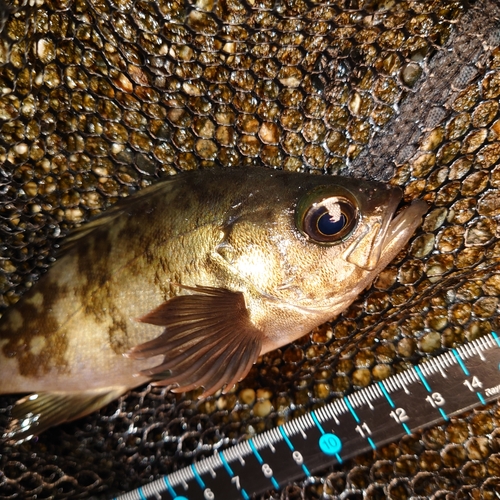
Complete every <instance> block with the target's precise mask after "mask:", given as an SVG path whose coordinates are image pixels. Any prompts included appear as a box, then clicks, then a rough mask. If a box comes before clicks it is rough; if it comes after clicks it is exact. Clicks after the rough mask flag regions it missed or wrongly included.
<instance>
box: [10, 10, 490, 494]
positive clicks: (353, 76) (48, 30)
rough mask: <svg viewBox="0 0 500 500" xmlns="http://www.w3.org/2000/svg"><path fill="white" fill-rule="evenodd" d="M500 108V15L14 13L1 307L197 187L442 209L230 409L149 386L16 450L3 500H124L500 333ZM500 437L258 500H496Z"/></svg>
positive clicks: (439, 445) (412, 445)
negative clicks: (351, 181) (246, 186)
mask: <svg viewBox="0 0 500 500" xmlns="http://www.w3.org/2000/svg"><path fill="white" fill-rule="evenodd" d="M499 96H500V8H499V6H498V5H497V3H496V2H495V1H494V0H483V1H478V2H474V3H472V2H466V1H451V0H433V1H413V0H407V1H397V2H391V1H387V0H385V1H373V0H366V1H363V0H344V1H342V0H331V1H328V2H321V1H318V2H315V1H304V0H272V1H271V0H259V1H253V0H248V1H245V0H217V1H215V0H198V1H196V2H191V1H189V0H187V1H184V2H179V1H177V0H156V1H148V0H135V1H134V0H94V1H92V0H30V1H23V0H19V1H10V0H0V127H1V128H0V161H1V167H0V235H1V237H0V290H1V295H0V297H1V298H0V307H1V310H5V308H7V307H8V306H9V305H12V304H14V303H15V302H16V301H17V300H18V298H19V297H20V296H21V295H22V294H23V293H24V292H25V291H26V290H27V289H29V288H30V287H31V286H32V284H33V283H35V282H36V280H37V279H38V277H39V276H40V275H41V274H42V273H44V272H45V271H46V269H47V268H48V267H49V266H50V264H51V262H53V260H54V258H55V254H56V250H57V244H58V243H60V241H62V238H64V236H65V235H66V234H67V233H68V232H69V231H70V230H71V229H72V228H73V227H75V226H77V225H79V224H80V223H81V222H84V221H86V220H88V219H89V218H91V217H92V216H94V215H96V214H98V213H100V212H102V211H103V210H104V209H106V208H107V207H109V206H111V205H113V204H114V203H115V202H116V201H117V200H118V199H119V198H122V197H125V196H128V195H130V194H131V193H133V192H135V191H137V190H139V189H141V188H143V187H145V186H147V185H150V184H152V183H154V182H156V181H157V180H159V179H161V178H165V177H167V176H169V175H171V174H175V173H176V172H179V171H186V170H191V169H196V168H209V167H212V166H215V165H222V166H223V167H232V166H236V165H243V166H245V165H247V166H249V165H265V166H268V167H270V168H272V167H279V168H284V169H288V170H303V171H308V172H311V174H335V173H342V174H345V175H354V176H362V177H366V178H369V179H380V180H385V181H387V182H390V183H392V184H394V185H399V186H401V187H403V189H404V192H405V198H406V200H407V201H409V200H411V199H414V198H423V199H425V200H426V201H427V202H428V203H429V207H430V208H429V211H428V214H427V215H426V217H425V220H424V223H423V226H422V228H421V229H420V230H419V231H418V232H417V233H416V234H415V236H414V237H413V238H412V240H411V241H410V244H409V245H408V247H407V248H406V249H405V250H404V251H402V252H401V254H400V255H399V256H398V257H397V258H396V259H395V261H394V262H393V263H392V264H391V265H390V266H389V267H388V268H387V269H386V270H385V271H383V272H382V273H381V275H380V276H379V278H378V279H377V280H376V281H375V282H374V284H373V285H372V286H371V287H370V289H369V290H367V291H366V292H365V293H364V294H362V295H361V296H360V298H359V299H358V300H357V301H356V302H355V303H354V304H353V305H352V306H351V307H350V308H349V309H348V310H347V311H345V312H344V313H343V314H342V315H341V316H340V317H339V318H337V319H335V320H334V321H332V322H331V323H329V324H326V325H323V326H321V327H319V328H317V329H316V330H315V331H314V332H312V334H311V335H309V336H306V337H304V338H303V339H301V340H300V341H298V342H296V343H295V344H293V345H290V346H285V347H283V348H282V349H280V350H277V351H275V352H272V353H269V354H268V355H266V356H263V357H262V358H261V359H260V360H259V362H258V363H257V364H256V365H255V366H254V367H253V369H252V371H251V372H250V374H249V376H248V377H247V378H246V379H245V380H244V381H242V382H241V383H240V384H239V385H238V386H237V387H236V388H235V389H234V390H233V391H232V392H231V393H229V394H227V395H215V396H212V397H209V398H207V399H205V400H201V401H200V400H198V399H197V394H198V393H197V392H196V391H195V392H192V393H188V394H183V395H174V394H171V393H169V392H168V391H167V390H165V389H162V388H152V387H150V386H146V387H141V388H138V389H136V390H134V391H131V392H130V393H128V394H127V395H125V396H124V397H122V398H120V399H119V400H117V401H115V402H113V403H111V404H110V405H108V406H107V407H105V408H103V409H102V410H101V411H100V412H98V413H94V414H92V415H89V416H88V417H85V418H82V419H80V420H77V421H75V422H72V423H68V424H65V425H61V426H58V427H56V428H53V429H51V430H49V431H47V432H45V433H44V434H42V435H41V436H40V437H39V438H38V439H36V440H33V441H30V442H27V443H24V444H22V445H19V446H10V445H6V444H3V445H0V498H1V499H17V498H19V499H20V498H22V499H31V498H33V499H34V498H36V499H45V498H47V499H48V498H110V497H112V496H113V495H116V494H118V493H120V492H124V491H128V490H130V489H133V488H136V487H138V486H140V485H143V484H145V483H147V482H149V481H151V480H153V479H155V478H157V477H159V476H160V475H162V474H166V473H169V472H172V471H174V470H177V469H178V468H180V467H183V466H185V465H188V464H190V463H192V462H193V460H196V459H197V458H199V457H202V456H207V455H210V454H212V453H213V452H214V450H221V449H224V448H226V447H228V446H230V445H231V444H234V443H236V442H238V441H239V440H242V439H244V438H245V437H250V436H252V435H254V434H255V433H256V432H260V431H263V430H266V429H270V428H272V427H274V426H276V425H278V424H282V423H283V422H286V421H288V420H289V419H291V418H292V417H294V416H297V415H301V414H303V413H304V412H306V411H307V410H310V409H313V408H316V407H318V406H320V405H322V404H324V403H325V402H328V401H331V400H332V399H335V398H337V397H341V396H343V395H346V394H349V393H351V392H352V391H355V390H357V389H359V388H362V387H366V386H367V385H369V384H370V383H372V382H374V381H378V380H382V379H384V378H386V377H387V376H389V375H391V374H394V373H398V372H400V371H401V370H404V369H406V368H408V367H410V366H412V365H413V364H415V363H419V362H421V361H423V360H425V359H426V358H429V357H432V356H435V355H437V354H439V353H441V352H443V351H444V350H446V349H448V348H450V347H453V346H457V345H460V344H463V343H465V342H468V341H470V340H473V339H475V338H478V337H480V336H482V335H485V334H488V333H489V332H491V331H492V330H495V329H498V328H499V323H500V321H499V298H500V262H499V260H500V243H499V240H498V237H499V227H498V221H499V216H500V200H499V198H500V197H499V194H498V189H499V186H500V166H499V161H498V160H499V158H500V114H499ZM15 400H16V397H13V396H2V397H1V398H0V431H1V430H2V429H4V428H5V426H6V425H7V422H8V418H9V414H10V409H11V405H12V404H13V403H14V402H15ZM499 418H500V407H499V406H498V405H497V404H490V405H488V406H486V407H483V408H480V409H479V410H475V411H472V412H469V413H468V414H464V415H462V416H460V417H457V418H453V419H451V421H450V422H448V423H446V424H443V425H438V426H435V427H433V428H431V429H429V430H425V431H423V432H422V433H417V434H414V435H412V436H406V437H404V438H403V439H401V440H400V441H399V442H397V443H394V444H391V445H388V446H385V447H383V448H381V449H379V450H377V451H375V452H370V453H368V454H363V455H361V456H360V457H358V458H356V459H355V460H351V461H348V462H346V463H343V464H341V465H336V466H335V467H330V468H328V469H327V470H325V471H323V472H321V473H318V474H317V475H314V476H313V477H311V478H308V479H306V480H304V481H302V482H300V481H299V482H295V483H291V484H290V485H288V486H286V487H285V488H284V489H283V490H281V491H272V490H270V491H269V492H268V493H266V494H265V495H262V496H261V497H259V498H276V499H277V498H290V499H298V498H306V499H313V498H339V499H340V498H341V499H349V500H354V499H362V498H363V499H378V498H391V499H406V498H435V499H438V498H439V499H452V498H453V499H455V498H456V499H464V498H474V499H475V498H477V499H479V498H485V499H489V498H491V499H493V498H498V491H500V440H499V435H498V431H497V428H498V421H499Z"/></svg>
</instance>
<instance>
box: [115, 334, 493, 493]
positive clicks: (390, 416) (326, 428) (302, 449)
mask: <svg viewBox="0 0 500 500" xmlns="http://www.w3.org/2000/svg"><path fill="white" fill-rule="evenodd" d="M488 384H489V385H488ZM499 395H500V339H499V337H498V335H496V333H494V332H492V333H491V335H488V336H486V337H482V338H480V339H477V340H475V341H473V342H471V343H469V344H465V345H463V346H459V347H457V348H453V349H451V350H450V351H448V352H446V353H444V354H442V355H440V356H438V357H437V358H435V359H433V360H430V361H428V362H425V363H422V364H421V365H418V366H414V367H413V368H412V369H409V370H407V371H405V372H402V373H399V374H396V375H393V376H391V377H389V378H388V379H386V380H383V381H380V382H376V383H374V384H371V385H370V386H368V387H366V388H364V389H361V390H359V391H357V392H355V393H353V394H351V395H349V396H345V397H343V398H340V399H337V400H335V401H333V402H331V403H328V404H327V405H325V406H323V407H321V408H318V409H315V410H313V411H311V412H309V413H306V414H304V415H301V416H300V417H298V418H295V419H293V420H291V421H289V422H287V423H285V424H283V425H281V426H278V427H276V428H273V429H270V430H269V431H266V432H264V433H262V434H258V435H256V436H254V437H252V438H251V439H250V440H248V441H244V442H241V443H239V444H236V445H235V446H232V447H231V448H228V449H227V450H225V451H219V452H216V453H215V454H214V455H212V456H210V457H207V458H203V459H201V460H199V461H196V462H195V463H193V464H192V465H191V466H189V467H186V468H183V469H180V470H178V471H176V472H173V473H172V474H170V475H168V476H164V477H163V478H161V479H159V480H156V481H153V482H152V483H150V484H147V485H144V486H142V487H141V488H139V489H137V490H134V491H132V492H128V493H125V494H124V495H122V496H120V497H119V499H120V500H164V499H165V500H231V499H235V500H236V499H238V498H240V499H241V498H243V500H250V496H251V495H253V494H255V493H261V492H264V491H267V490H268V489H270V488H271V487H274V488H279V486H280V485H283V484H286V483H287V482H290V481H292V480H294V479H298V478H300V477H303V476H304V475H305V476H306V477H311V473H314V472H315V471H316V470H319V469H321V468H324V467H325V466H327V465H329V464H335V463H341V462H342V460H346V459H347V458H352V457H354V456H356V455H357V454H359V453H362V452H364V451H367V450H369V449H373V450H375V449H376V448H377V447H378V446H381V445H383V444H386V443H388V442H391V441H394V440H395V439H398V438H399V437H401V436H403V435H404V434H410V433H411V430H417V429H421V428H422V427H427V426H429V425H431V424H434V423H437V422H439V421H442V419H444V420H449V418H450V416H451V415H456V414H458V413H460V412H462V411H464V410H465V409H470V408H473V407H475V406H478V405H479V404H485V403H486V402H487V401H491V400H493V399H495V398H497V397H499ZM341 455H342V456H341ZM218 472H221V473H220V474H219V473H218ZM180 488H182V489H183V490H184V491H183V492H182V493H181V494H180V495H178V494H177V492H178V491H180V490H179V489H180Z"/></svg>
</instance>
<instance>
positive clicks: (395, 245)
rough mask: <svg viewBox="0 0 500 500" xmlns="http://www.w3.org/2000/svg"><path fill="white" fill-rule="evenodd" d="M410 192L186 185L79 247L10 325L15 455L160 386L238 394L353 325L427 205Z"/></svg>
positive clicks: (155, 193)
mask: <svg viewBox="0 0 500 500" xmlns="http://www.w3.org/2000/svg"><path fill="white" fill-rule="evenodd" d="M401 198H402V192H401V190H400V189H399V188H394V187H389V186H386V185H384V184H380V183H376V182H367V181H363V180H358V179H351V178H343V177H334V176H316V175H309V174H298V173H290V172H284V171H278V170H269V169H264V168H248V169H243V168H242V169H210V170H201V171H196V172H191V173H185V174H179V175H176V176H174V177H172V178H170V179H168V180H166V181H163V182H160V183H158V184H156V185H154V186H151V187H149V188H146V189H144V190H142V191H140V192H139V193H137V194H134V195H132V196H130V197H129V198H127V199H126V200H124V201H123V202H121V203H118V204H117V205H116V206H115V207H113V208H111V209H110V210H108V211H106V212H104V213H103V214H102V215H101V216H99V217H98V218H96V219H95V220H93V221H90V222H89V223H87V224H85V225H83V226H82V227H81V228H80V229H78V230H77V231H76V232H74V233H73V234H72V235H70V236H69V237H68V238H67V239H66V241H65V243H64V245H63V248H62V256H61V257H60V258H59V259H58V260H57V261H56V262H55V264H54V265H53V266H52V267H51V269H50V270H49V272H48V273H47V274H46V275H44V276H43V277H42V278H41V279H40V281H39V282H38V283H37V284H36V285H35V286H34V287H33V288H32V289H31V290H30V291H29V292H28V293H26V294H25V295H24V296H23V297H22V299H21V300H20V301H19V302H18V303H17V304H16V305H15V306H13V307H12V308H11V309H10V310H8V311H7V312H6V314H5V315H4V317H3V318H2V319H1V321H0V393H1V394H11V393H30V394H31V395H29V396H26V397H24V398H23V399H21V400H20V401H19V402H18V403H17V404H16V405H15V406H14V408H13V412H12V417H13V419H12V421H11V424H10V427H9V428H8V429H7V432H6V434H5V436H4V438H6V439H7V440H11V441H17V442H20V441H22V440H25V439H28V438H30V437H32V436H33V435H34V434H38V433H40V432H42V431H43V430H45V429H47V428H48V427H50V426H53V425H57V424H59V423H61V422H64V421H68V420H73V419H76V418H78V417H81V416H83V415H86V414H88V413H91V412H92V411H95V410H97V409H99V408H101V407H102V406H104V405H106V404H107V403H108V402H110V401H112V400H114V399H115V398H117V397H119V396H120V395H122V394H123V393H125V392H126V391H128V390H129V389H131V388H134V387H136V386H139V385H141V384H144V383H147V382H151V381H153V382H154V383H156V384H161V385H169V386H171V387H172V390H173V391H175V392H181V391H188V390H191V389H194V388H197V387H203V388H204V391H203V394H202V396H206V395H209V394H213V393H214V392H216V391H217V390H219V389H222V392H227V391H229V390H230V389H231V388H232V387H233V386H234V384H236V383H237V382H238V381H239V380H241V379H242V378H243V377H245V375H246V374H247V373H248V371H249V370H250V368H251V367H252V365H253V364H254V363H255V362H256V360H257V358H258V356H259V355H261V354H264V353H266V352H268V351H271V350H273V349H276V348H278V347H281V346H283V345H285V344H288V343H290V342H292V341H294V340H295V339H298V338H299V337H301V336H303V335H305V334H307V333H308V332H310V331H311V329H313V328H314V327H316V326H318V325H320V324H322V323H324V322H325V321H328V320H330V319H332V318H333V317H334V316H336V315H338V314H339V313H340V312H341V311H343V310H344V309H345V308H346V307H347V306H348V305H349V304H350V303H351V302H352V301H353V300H354V299H355V298H356V296H357V295H358V294H359V293H360V292H361V291H362V290H363V289H364V288H366V287H367V286H368V285H369V284H370V283H371V282H372V281H373V279H374V278H375V277H376V276H377V274H378V273H379V272H380V271H381V270H382V269H383V268H384V267H385V266H386V265H387V264H388V263H389V262H390V261H391V260H392V259H393V258H394V257H395V255H396V254H397V253H398V252H399V251H400V250H401V248H402V247H403V246H404V245H405V244H406V243H407V241H408V239H409V238H410V236H411V235H412V234H413V232H414V231H415V228H416V227H417V226H418V225H419V224H420V221H421V218H422V215H423V214H424V213H425V211H426V208H427V205H426V203H425V202H424V201H422V200H417V201H415V202H413V203H412V204H411V205H410V206H409V207H407V208H405V209H404V210H402V211H401V212H400V213H399V214H398V215H397V216H396V217H394V214H395V211H396V209H397V207H398V205H399V203H400V201H401Z"/></svg>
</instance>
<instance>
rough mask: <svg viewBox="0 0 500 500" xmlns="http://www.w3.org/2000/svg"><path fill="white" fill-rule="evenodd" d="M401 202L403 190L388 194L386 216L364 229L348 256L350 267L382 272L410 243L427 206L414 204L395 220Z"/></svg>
mask: <svg viewBox="0 0 500 500" xmlns="http://www.w3.org/2000/svg"><path fill="white" fill-rule="evenodd" d="M401 198H402V192H401V190H400V189H393V190H391V191H390V192H389V193H387V200H386V204H385V207H384V212H385V214H384V215H385V216H384V217H380V218H375V219H373V220H371V221H370V223H366V224H365V225H364V227H363V229H362V232H361V235H360V236H359V237H358V238H357V239H356V241H355V242H354V243H353V245H351V246H350V247H349V248H348V249H347V252H346V254H345V258H346V260H347V261H348V262H349V263H351V264H355V265H356V266H358V267H360V268H362V269H365V270H367V271H373V270H375V269H377V268H379V269H382V268H384V267H385V266H387V264H389V262H390V261H391V260H392V259H393V258H394V256H395V255H396V254H397V253H398V252H399V250H401V248H402V247H403V246H404V245H405V244H406V243H407V242H408V240H409V239H410V237H411V236H412V234H413V233H414V232H415V229H416V228H417V227H418V226H419V225H420V224H421V222H422V216H423V215H424V214H425V212H426V211H427V208H428V206H427V203H426V202H425V201H424V200H414V201H413V202H412V203H411V204H410V205H409V206H407V207H405V208H403V209H402V210H401V211H399V212H398V213H397V215H396V216H394V214H395V213H396V212H397V208H398V206H399V204H400V201H401Z"/></svg>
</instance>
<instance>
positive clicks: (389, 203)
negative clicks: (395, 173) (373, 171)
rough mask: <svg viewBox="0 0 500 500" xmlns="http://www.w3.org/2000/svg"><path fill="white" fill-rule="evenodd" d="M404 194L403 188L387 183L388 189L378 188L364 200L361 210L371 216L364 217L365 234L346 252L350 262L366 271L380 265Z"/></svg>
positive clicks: (360, 235) (362, 232) (362, 229)
mask: <svg viewBox="0 0 500 500" xmlns="http://www.w3.org/2000/svg"><path fill="white" fill-rule="evenodd" d="M402 197H403V192H402V190H401V189H400V188H398V187H389V186H386V187H385V189H377V190H375V192H374V194H373V195H372V196H371V197H370V198H369V199H368V200H367V201H364V203H362V205H361V207H360V212H361V213H363V212H367V213H369V214H371V215H370V217H368V218H367V219H366V221H363V217H361V224H362V226H361V234H359V236H358V237H357V238H356V239H355V240H354V241H353V243H352V244H351V245H350V246H349V247H348V249H347V251H346V253H345V254H344V258H345V259H346V261H347V262H349V263H351V264H353V265H355V266H356V267H359V268H361V269H364V270H365V271H372V270H374V269H376V268H377V267H378V265H379V262H380V259H381V258H382V256H383V253H384V250H385V242H386V236H387V234H388V233H389V232H391V231H390V227H391V222H392V220H393V216H394V213H395V212H396V210H397V207H398V205H399V203H400V201H401V198H402ZM368 247H369V248H368Z"/></svg>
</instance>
